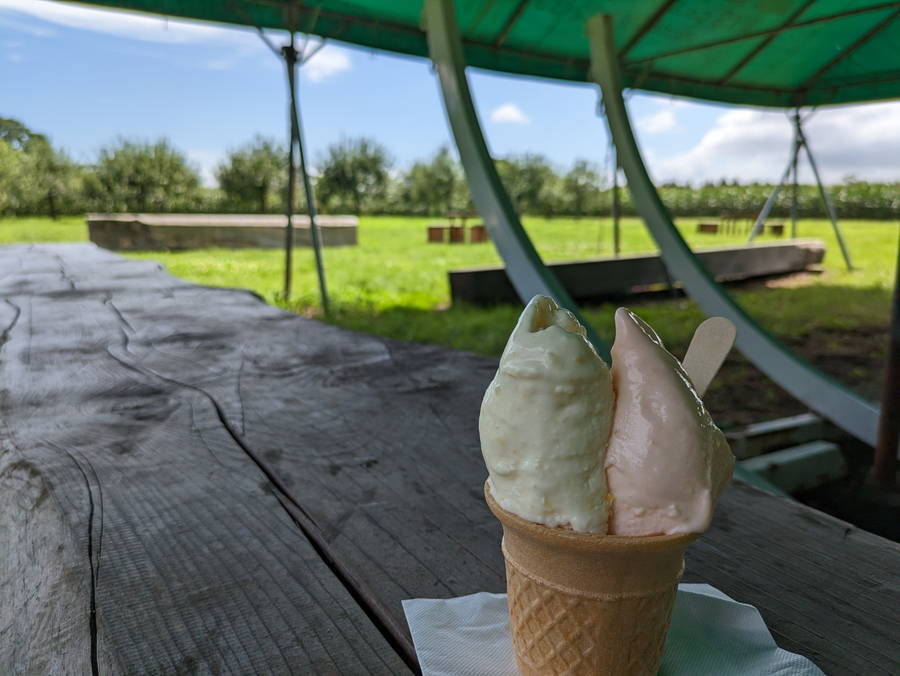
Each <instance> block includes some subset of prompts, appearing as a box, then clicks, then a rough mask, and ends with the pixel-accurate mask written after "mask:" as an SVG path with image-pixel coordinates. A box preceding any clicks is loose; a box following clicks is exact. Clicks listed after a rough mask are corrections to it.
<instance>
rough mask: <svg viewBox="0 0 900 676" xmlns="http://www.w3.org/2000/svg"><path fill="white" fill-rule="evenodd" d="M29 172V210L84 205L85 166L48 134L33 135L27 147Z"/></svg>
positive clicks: (72, 208) (60, 209)
mask: <svg viewBox="0 0 900 676" xmlns="http://www.w3.org/2000/svg"><path fill="white" fill-rule="evenodd" d="M25 166H26V167H27V174H28V179H29V181H28V183H29V186H28V187H29V190H28V193H29V194H28V197H29V201H30V205H29V208H28V210H29V212H31V213H49V214H50V216H51V217H52V218H54V219H56V218H59V215H60V213H71V212H72V211H75V210H77V209H78V207H80V206H82V204H83V199H82V195H81V193H82V189H81V188H82V183H83V182H82V177H81V174H82V172H81V170H80V169H79V168H78V167H77V166H76V165H75V164H74V163H73V162H72V161H71V160H70V159H69V158H68V157H66V155H65V154H64V153H62V152H60V151H58V150H55V149H54V148H53V146H51V145H50V142H49V141H47V140H46V139H45V138H44V137H42V136H38V137H32V139H31V141H30V142H29V144H28V149H27V150H26V151H25Z"/></svg>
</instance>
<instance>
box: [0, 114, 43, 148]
mask: <svg viewBox="0 0 900 676" xmlns="http://www.w3.org/2000/svg"><path fill="white" fill-rule="evenodd" d="M0 141H6V142H7V143H8V144H9V146H10V147H11V148H12V149H13V150H28V147H29V145H30V144H31V142H32V141H43V142H46V141H47V139H46V138H45V137H44V135H43V134H38V133H36V132H34V131H32V130H31V129H29V128H28V127H27V126H25V125H24V124H22V123H21V122H19V121H18V120H14V119H12V118H9V117H0Z"/></svg>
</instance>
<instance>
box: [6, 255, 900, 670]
mask: <svg viewBox="0 0 900 676" xmlns="http://www.w3.org/2000/svg"><path fill="white" fill-rule="evenodd" d="M0 296H2V301H0V332H2V333H0V407H2V408H0V416H2V419H0V599H2V605H0V673H87V672H89V671H91V670H93V671H94V672H95V673H97V672H100V673H195V672H200V673H210V672H211V673H223V672H228V673H310V674H312V673H315V674H327V673H336V674H369V673H372V674H396V673H404V672H407V671H409V670H410V669H415V658H414V654H413V651H412V647H411V642H410V637H409V632H408V630H407V627H406V623H405V621H404V618H403V614H402V610H401V606H400V601H401V600H402V599H404V598H411V597H422V596H426V597H447V596H455V595H461V594H467V593H471V592H475V591H479V590H490V591H500V590H502V588H503V585H504V583H503V567H502V560H501V555H500V550H499V536H500V531H499V526H498V524H497V523H496V522H495V520H494V519H493V517H491V516H490V514H489V513H488V510H487V508H486V506H485V505H484V502H483V499H482V495H481V486H482V482H483V480H484V476H485V470H484V466H483V463H482V460H481V457H480V452H479V447H478V436H477V414H478V406H479V403H480V400H481V395H482V392H483V390H484V387H485V385H486V384H487V382H488V381H489V379H490V378H491V376H492V374H493V371H494V369H495V367H496V362H494V361H493V360H491V359H486V358H483V357H477V356H474V355H470V354H464V353H460V352H454V351H452V350H447V349H444V348H440V347H432V346H426V345H417V344H409V343H399V342H395V341H389V340H384V339H381V338H376V337H372V336H366V335H360V334H355V333H350V332H347V331H343V330H340V329H337V328H333V327H331V326H328V325H326V324H322V323H319V322H316V321H311V320H307V319H304V318H302V317H297V316H293V315H289V314H286V313H284V312H281V311H279V310H277V309H274V308H272V307H269V306H267V305H265V304H264V303H263V302H261V301H260V300H259V299H258V298H257V297H255V296H254V295H253V294H251V293H248V292H245V291H237V290H227V289H212V288H204V287H199V286H194V285H190V284H188V283H186V282H184V281H182V280H179V279H177V278H175V277H172V276H170V275H169V274H167V273H166V272H165V271H163V270H162V269H161V268H160V267H159V266H157V265H156V264H154V263H151V262H141V261H131V260H126V259H124V258H121V257H119V256H117V255H114V254H111V253H109V252H106V251H104V250H102V249H97V248H95V247H93V246H91V245H81V244H79V245H47V246H33V247H28V246H11V247H5V248H2V249H0ZM898 554H900V548H898V547H897V546H896V545H894V544H893V543H890V542H888V541H886V540H883V539H881V538H878V537H876V536H874V535H871V534H869V533H866V532H862V531H859V530H857V529H855V528H853V527H851V526H849V525H848V524H846V523H843V522H841V521H837V520H835V519H832V518H830V517H828V516H826V515H824V514H821V513H819V512H816V511H814V510H811V509H807V508H805V507H803V506H802V505H799V504H797V503H794V502H791V501H789V500H785V499H781V498H777V497H773V496H771V495H768V494H765V493H762V492H760V491H758V490H756V489H753V488H750V487H747V486H743V485H734V486H732V487H731V488H730V489H729V490H728V492H727V493H726V495H725V497H724V499H723V501H722V504H721V507H720V509H719V511H718V514H717V515H716V519H715V526H714V527H713V528H712V530H711V531H710V532H709V533H708V534H707V535H706V536H704V537H703V538H701V539H700V540H699V542H697V543H696V544H695V545H694V546H693V547H692V548H691V550H690V552H689V556H688V565H687V571H688V572H687V577H688V579H690V580H695V581H696V580H703V581H706V582H709V583H711V584H713V585H715V586H717V587H719V588H721V589H722V590H723V591H725V592H726V593H728V594H730V595H732V596H733V597H735V598H737V599H739V600H741V601H746V602H748V603H752V604H754V605H756V606H757V607H758V608H759V609H760V610H761V612H762V614H763V617H764V618H765V620H766V622H767V623H768V625H769V626H770V627H771V629H772V631H773V633H774V635H775V637H776V639H777V640H778V642H779V644H780V645H782V646H783V647H784V648H787V649H789V650H793V651H796V652H800V653H802V654H804V655H807V656H809V657H811V658H812V659H813V660H815V661H816V662H817V663H818V664H819V665H820V666H821V667H822V668H823V669H824V670H825V671H826V672H827V673H830V674H842V673H843V674H878V673H884V674H890V673H893V674H896V673H900V647H898V645H900V644H898V636H900V630H898V608H900V579H898V567H900V556H898Z"/></svg>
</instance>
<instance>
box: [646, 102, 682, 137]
mask: <svg viewBox="0 0 900 676" xmlns="http://www.w3.org/2000/svg"><path fill="white" fill-rule="evenodd" d="M677 125H678V123H677V121H676V120H675V113H673V112H672V111H671V110H670V109H668V108H667V109H665V110H660V111H658V112H656V113H653V114H652V115H648V116H647V117H642V118H641V119H640V120H638V121H637V128H638V130H639V131H642V132H644V133H645V134H663V133H665V132H667V131H671V130H672V129H674V128H675V127H676V126H677Z"/></svg>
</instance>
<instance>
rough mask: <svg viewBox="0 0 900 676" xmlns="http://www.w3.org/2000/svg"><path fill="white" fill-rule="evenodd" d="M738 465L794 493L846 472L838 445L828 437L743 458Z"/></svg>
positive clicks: (832, 479)
mask: <svg viewBox="0 0 900 676" xmlns="http://www.w3.org/2000/svg"><path fill="white" fill-rule="evenodd" d="M740 466H741V467H742V468H743V469H745V470H749V471H751V472H754V473H756V474H758V475H759V476H761V477H762V478H763V479H765V480H766V481H769V482H771V483H773V484H775V485H776V486H778V487H779V488H780V489H782V490H784V491H786V492H788V493H795V492H797V491H801V490H809V489H811V488H816V487H818V486H821V485H823V484H826V483H828V482H830V481H834V480H835V479H840V478H842V477H844V476H846V475H847V464H846V462H845V461H844V456H843V454H841V449H840V448H839V447H838V445H837V444H834V443H832V442H830V441H813V442H810V443H808V444H801V445H799V446H792V447H791V448H785V449H782V450H780V451H775V452H774V453H766V454H764V455H759V456H756V457H755V458H750V459H749V460H743V461H742V462H741V463H740Z"/></svg>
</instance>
